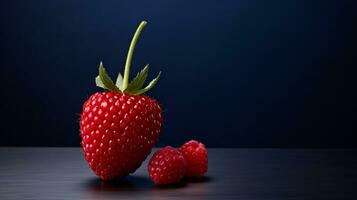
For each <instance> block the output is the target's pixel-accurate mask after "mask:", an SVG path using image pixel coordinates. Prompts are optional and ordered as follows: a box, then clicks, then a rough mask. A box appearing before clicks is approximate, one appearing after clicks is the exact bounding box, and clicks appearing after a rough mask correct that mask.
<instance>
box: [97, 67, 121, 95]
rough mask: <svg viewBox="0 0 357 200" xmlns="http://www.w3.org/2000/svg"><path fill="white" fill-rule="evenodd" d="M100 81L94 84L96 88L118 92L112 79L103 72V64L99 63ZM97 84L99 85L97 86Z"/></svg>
mask: <svg viewBox="0 0 357 200" xmlns="http://www.w3.org/2000/svg"><path fill="white" fill-rule="evenodd" d="M98 80H100V81H97V79H96V83H97V86H98V87H102V86H104V87H103V88H105V89H108V90H110V91H115V92H120V90H119V88H117V86H115V85H114V83H113V81H112V79H111V78H110V77H109V75H108V74H107V71H106V70H105V68H104V66H103V63H102V62H100V65H99V79H98ZM98 83H99V85H98Z"/></svg>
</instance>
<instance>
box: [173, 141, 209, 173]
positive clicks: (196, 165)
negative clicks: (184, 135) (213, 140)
mask: <svg viewBox="0 0 357 200" xmlns="http://www.w3.org/2000/svg"><path fill="white" fill-rule="evenodd" d="M178 151H179V152H181V154H182V155H183V157H185V160H186V163H187V167H186V172H185V176H187V177H199V176H203V174H204V173H206V172H207V168H208V158H207V150H206V147H205V145H204V144H202V143H200V142H198V141H196V140H190V141H188V142H186V143H185V144H184V145H182V146H181V147H180V148H179V149H178Z"/></svg>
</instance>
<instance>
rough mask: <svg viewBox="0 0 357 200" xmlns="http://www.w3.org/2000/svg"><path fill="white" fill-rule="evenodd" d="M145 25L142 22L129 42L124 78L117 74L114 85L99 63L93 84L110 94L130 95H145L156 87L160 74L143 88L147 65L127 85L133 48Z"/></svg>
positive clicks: (147, 69) (144, 22)
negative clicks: (110, 92) (108, 91)
mask: <svg viewBox="0 0 357 200" xmlns="http://www.w3.org/2000/svg"><path fill="white" fill-rule="evenodd" d="M146 24H147V22H146V21H142V22H141V23H140V25H139V27H138V28H137V30H136V32H135V34H134V37H133V39H132V41H131V44H130V47H129V51H128V56H127V58H126V63H125V71H124V77H123V76H122V75H121V74H120V73H119V74H118V77H117V79H116V81H115V83H114V82H113V81H112V79H111V78H110V77H109V75H108V74H107V72H106V70H105V68H104V66H103V63H102V62H100V64H99V75H98V76H97V77H96V78H95V83H96V85H97V86H98V87H101V88H103V89H106V90H110V91H112V92H119V93H127V94H131V95H140V94H143V93H146V92H147V91H149V90H150V89H151V88H153V87H154V86H155V85H156V83H157V81H158V80H159V78H160V75H161V72H160V73H159V74H158V75H157V76H156V78H154V79H153V80H152V81H151V82H150V83H149V84H148V85H147V86H146V87H144V88H143V86H144V83H145V81H146V78H147V76H148V71H149V65H146V66H145V67H144V68H143V69H142V70H141V71H140V72H139V73H138V74H137V75H136V76H135V78H134V79H133V80H132V81H131V82H130V83H129V74H130V66H131V59H132V57H133V53H134V48H135V45H136V42H137V40H138V38H139V36H140V33H141V31H142V30H143V29H144V27H145V26H146Z"/></svg>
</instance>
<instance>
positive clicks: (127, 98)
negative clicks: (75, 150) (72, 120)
mask: <svg viewBox="0 0 357 200" xmlns="http://www.w3.org/2000/svg"><path fill="white" fill-rule="evenodd" d="M145 25H146V22H145V21H143V22H141V24H140V25H139V27H138V29H137V31H136V32H135V35H134V37H133V40H132V42H131V44H130V48H129V52H128V56H127V60H126V65H125V72H124V77H122V75H121V74H120V73H119V75H118V78H117V80H116V83H115V84H114V82H113V81H112V80H111V79H110V77H109V76H108V74H107V72H106V70H105V68H104V66H103V64H102V63H100V65H99V75H98V76H97V77H96V79H95V80H96V85H97V86H99V87H101V88H103V89H106V90H109V91H106V92H97V93H95V94H93V95H92V96H90V97H89V99H88V100H86V102H85V103H84V105H83V111H82V113H81V117H80V132H81V134H80V136H81V139H82V142H81V144H82V149H83V152H84V155H85V160H86V161H87V162H88V164H89V167H90V168H91V169H92V170H93V171H94V173H95V174H96V175H98V176H99V177H100V178H101V179H102V180H109V179H114V178H117V177H122V176H126V175H128V174H129V173H133V172H135V170H136V169H137V168H138V167H139V166H140V165H141V164H142V162H143V161H144V160H145V159H146V157H147V156H148V155H149V154H150V152H151V149H152V147H153V146H154V145H155V143H156V142H157V140H158V138H159V135H160V129H161V123H162V116H161V115H162V109H161V107H160V105H159V103H158V102H157V101H156V100H154V99H152V98H150V97H148V96H146V95H144V93H146V92H147V91H149V90H150V89H151V88H152V87H154V85H155V84H156V82H157V81H158V79H159V77H160V73H159V75H158V76H157V77H156V78H155V79H153V80H152V81H151V82H150V83H149V84H148V85H147V86H146V87H145V88H142V87H143V85H144V82H145V80H146V78H147V75H148V65H147V66H146V67H145V68H144V69H143V70H141V71H140V72H139V73H138V74H137V76H136V77H135V78H134V79H133V80H132V81H131V82H130V83H129V81H128V79H129V71H130V63H131V58H132V55H133V51H134V47H135V44H136V41H137V39H138V37H139V35H140V33H141V31H142V29H143V28H144V27H145Z"/></svg>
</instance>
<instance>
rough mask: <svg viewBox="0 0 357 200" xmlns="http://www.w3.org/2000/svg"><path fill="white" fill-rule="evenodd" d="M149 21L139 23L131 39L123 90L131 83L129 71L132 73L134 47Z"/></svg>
mask: <svg viewBox="0 0 357 200" xmlns="http://www.w3.org/2000/svg"><path fill="white" fill-rule="evenodd" d="M146 24H147V22H146V21H142V22H141V23H140V25H139V27H138V28H137V29H136V32H135V34H134V37H133V39H132V40H131V43H130V47H129V51H128V56H127V57H126V63H125V71H124V78H123V85H122V88H121V89H122V91H124V90H125V89H126V88H127V87H128V84H129V73H130V66H131V59H132V57H133V53H134V48H135V45H136V42H137V40H138V38H139V36H140V33H141V31H142V30H143V29H144V27H145V26H146Z"/></svg>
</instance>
